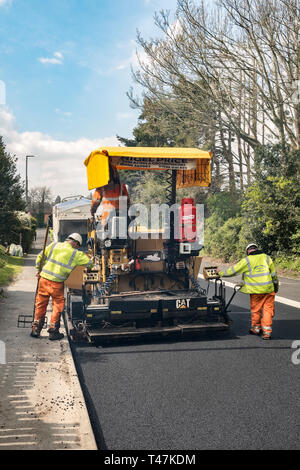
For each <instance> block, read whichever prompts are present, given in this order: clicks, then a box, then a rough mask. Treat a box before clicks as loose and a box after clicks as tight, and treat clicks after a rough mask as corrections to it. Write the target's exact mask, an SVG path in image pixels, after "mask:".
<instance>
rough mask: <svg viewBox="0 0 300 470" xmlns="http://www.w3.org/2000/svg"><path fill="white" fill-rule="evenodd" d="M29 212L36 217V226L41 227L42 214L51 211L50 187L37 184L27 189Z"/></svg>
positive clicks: (42, 223) (42, 222) (42, 221)
mask: <svg viewBox="0 0 300 470" xmlns="http://www.w3.org/2000/svg"><path fill="white" fill-rule="evenodd" d="M28 207H29V212H30V213H31V214H32V215H33V216H34V217H35V218H36V219H37V221H38V226H39V227H43V225H44V215H45V213H46V211H47V212H51V208H52V196H51V189H50V188H47V186H37V187H35V188H32V189H31V190H30V191H29V197H28Z"/></svg>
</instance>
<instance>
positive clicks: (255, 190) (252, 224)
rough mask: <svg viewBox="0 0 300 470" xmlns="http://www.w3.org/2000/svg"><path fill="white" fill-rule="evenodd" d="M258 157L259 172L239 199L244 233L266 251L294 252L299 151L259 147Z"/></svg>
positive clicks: (299, 222)
mask: <svg viewBox="0 0 300 470" xmlns="http://www.w3.org/2000/svg"><path fill="white" fill-rule="evenodd" d="M258 160H259V165H260V170H261V171H260V174H259V176H258V177H257V179H256V181H255V182H254V183H253V184H252V185H251V186H250V187H249V188H248V190H247V192H246V195H245V200H244V202H243V213H244V218H245V227H246V235H247V236H248V238H249V239H252V240H256V241H257V242H258V243H259V244H260V245H261V246H262V248H263V249H264V250H267V251H269V252H275V253H278V252H281V253H284V254H287V255H289V254H291V253H293V252H294V253H295V252H296V251H295V247H296V244H297V243H299V233H300V178H299V174H300V172H299V163H300V150H297V151H295V150H292V149H291V148H287V147H286V146H284V147H282V146H281V145H276V146H268V147H262V148H260V149H259V152H258ZM298 254H299V252H298Z"/></svg>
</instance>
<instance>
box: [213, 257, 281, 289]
mask: <svg viewBox="0 0 300 470" xmlns="http://www.w3.org/2000/svg"><path fill="white" fill-rule="evenodd" d="M236 274H242V280H243V287H242V288H241V290H240V292H243V293H244V294H268V293H270V292H274V283H273V282H274V281H277V273H276V271H275V266H274V263H273V261H272V259H271V258H270V256H269V255H266V254H265V253H260V254H256V255H249V256H247V257H246V258H243V259H242V260H241V261H239V262H238V263H237V264H235V265H234V266H233V267H231V268H229V269H226V271H220V272H219V275H220V276H221V277H231V276H235V275H236Z"/></svg>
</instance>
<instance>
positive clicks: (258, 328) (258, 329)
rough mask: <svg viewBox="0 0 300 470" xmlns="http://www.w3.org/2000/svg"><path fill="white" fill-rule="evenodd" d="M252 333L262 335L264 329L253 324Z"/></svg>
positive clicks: (250, 332) (250, 331)
mask: <svg viewBox="0 0 300 470" xmlns="http://www.w3.org/2000/svg"><path fill="white" fill-rule="evenodd" d="M249 334H250V335H255V336H260V335H261V334H262V331H261V329H260V327H259V326H252V327H251V328H250V330H249Z"/></svg>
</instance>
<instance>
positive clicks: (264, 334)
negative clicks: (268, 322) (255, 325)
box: [262, 332, 272, 339]
mask: <svg viewBox="0 0 300 470" xmlns="http://www.w3.org/2000/svg"><path fill="white" fill-rule="evenodd" d="M271 337H272V336H271V333H267V332H263V334H262V339H271Z"/></svg>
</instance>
